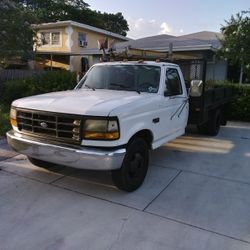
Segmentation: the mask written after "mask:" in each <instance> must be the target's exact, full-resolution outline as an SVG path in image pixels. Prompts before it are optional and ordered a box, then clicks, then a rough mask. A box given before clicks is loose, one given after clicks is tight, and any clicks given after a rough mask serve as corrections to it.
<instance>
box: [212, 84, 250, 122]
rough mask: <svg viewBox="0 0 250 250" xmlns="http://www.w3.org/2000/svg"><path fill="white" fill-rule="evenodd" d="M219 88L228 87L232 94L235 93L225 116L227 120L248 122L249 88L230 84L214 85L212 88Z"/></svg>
mask: <svg viewBox="0 0 250 250" xmlns="http://www.w3.org/2000/svg"><path fill="white" fill-rule="evenodd" d="M221 86H230V87H232V88H233V90H234V93H237V94H236V98H235V99H234V101H233V103H232V105H231V107H230V110H229V112H228V114H227V116H228V119H229V120H237V121H246V122H250V86H249V85H239V84H232V83H231V84H229V83H217V84H216V83H215V85H214V87H221Z"/></svg>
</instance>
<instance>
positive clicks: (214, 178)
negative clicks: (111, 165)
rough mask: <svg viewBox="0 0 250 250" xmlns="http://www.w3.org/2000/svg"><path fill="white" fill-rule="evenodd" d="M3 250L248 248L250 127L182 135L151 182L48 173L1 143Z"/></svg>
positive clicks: (158, 159)
mask: <svg viewBox="0 0 250 250" xmlns="http://www.w3.org/2000/svg"><path fill="white" fill-rule="evenodd" d="M0 168H2V170H1V171H0V249H1V250H4V249H17V250H19V249H25V250H26V249H30V250H33V249H53V250H54V249H84V250H85V249H91V250H92V249H93V250H95V249H100V250H104V249H113V250H117V249H124V250H127V249H133V250H134V249H143V250H147V249H148V250H151V249H153V250H155V249H162V250H163V249H164V250H166V249H167V250H187V249H189V250H205V249H206V250H208V249H211V250H216V249H218V250H246V249H248V250H250V195H249V194H250V124H240V123H230V124H229V126H227V127H225V128H223V129H222V131H221V133H220V134H219V136H217V137H215V138H211V137H201V136H197V135H195V134H189V135H187V136H183V137H180V138H178V139H176V140H175V141H173V142H171V143H169V144H167V145H165V146H163V147H161V148H159V149H157V150H156V151H155V152H153V153H152V154H151V164H150V169H149V173H148V175H147V178H146V180H145V183H144V185H143V186H142V187H141V188H140V189H139V190H137V191H136V192H134V193H129V194H128V193H124V192H121V191H118V190H117V189H116V188H115V187H114V186H113V185H112V182H111V179H110V175H109V173H103V172H102V173H100V172H91V171H80V170H74V169H70V168H65V167H59V166H53V167H50V168H49V167H48V168H47V169H42V168H38V167H35V166H33V165H32V164H30V163H29V162H28V161H27V159H26V157H25V156H22V155H16V154H15V153H14V152H12V151H10V149H9V148H8V146H7V145H6V142H5V141H4V140H1V141H0Z"/></svg>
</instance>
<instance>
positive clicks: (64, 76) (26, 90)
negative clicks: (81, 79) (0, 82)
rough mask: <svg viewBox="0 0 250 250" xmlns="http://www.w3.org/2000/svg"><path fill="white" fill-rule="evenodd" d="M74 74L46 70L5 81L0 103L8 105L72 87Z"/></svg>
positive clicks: (74, 80)
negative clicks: (28, 97)
mask: <svg viewBox="0 0 250 250" xmlns="http://www.w3.org/2000/svg"><path fill="white" fill-rule="evenodd" d="M75 85H76V74H75V73H71V72H68V71H48V72H46V73H44V74H43V75H35V76H33V77H32V78H29V79H25V80H13V81H9V82H6V83H5V84H4V88H3V95H2V98H1V99H2V103H3V104H5V105H10V104H11V102H12V101H14V100H16V99H18V98H22V97H26V96H30V95H36V94H43V93H48V92H53V91H61V90H68V89H73V88H74V87H75Z"/></svg>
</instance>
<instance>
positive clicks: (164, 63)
mask: <svg viewBox="0 0 250 250" xmlns="http://www.w3.org/2000/svg"><path fill="white" fill-rule="evenodd" d="M95 65H150V66H160V67H162V66H171V67H179V66H178V65H177V64H174V63H169V62H156V61H142V60H139V61H115V62H101V63H97V64H95Z"/></svg>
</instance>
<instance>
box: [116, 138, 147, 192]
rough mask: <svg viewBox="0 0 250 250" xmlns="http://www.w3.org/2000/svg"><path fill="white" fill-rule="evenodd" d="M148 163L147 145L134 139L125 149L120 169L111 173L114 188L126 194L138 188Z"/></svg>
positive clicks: (140, 140) (143, 141) (139, 139)
mask: <svg viewBox="0 0 250 250" xmlns="http://www.w3.org/2000/svg"><path fill="white" fill-rule="evenodd" d="M148 161H149V148H148V145H147V143H146V142H145V140H143V139H141V138H135V139H134V140H133V141H132V142H131V143H129V145H128V147H127V152H126V155H125V157H124V160H123V163H122V166H121V168H120V169H117V170H113V171H112V172H111V175H112V180H113V182H114V184H115V186H116V187H117V188H119V189H120V190H124V191H127V192H132V191H134V190H136V189H137V188H139V187H140V186H141V185H142V183H143V181H144V179H145V176H146V174H147V170H148Z"/></svg>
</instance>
